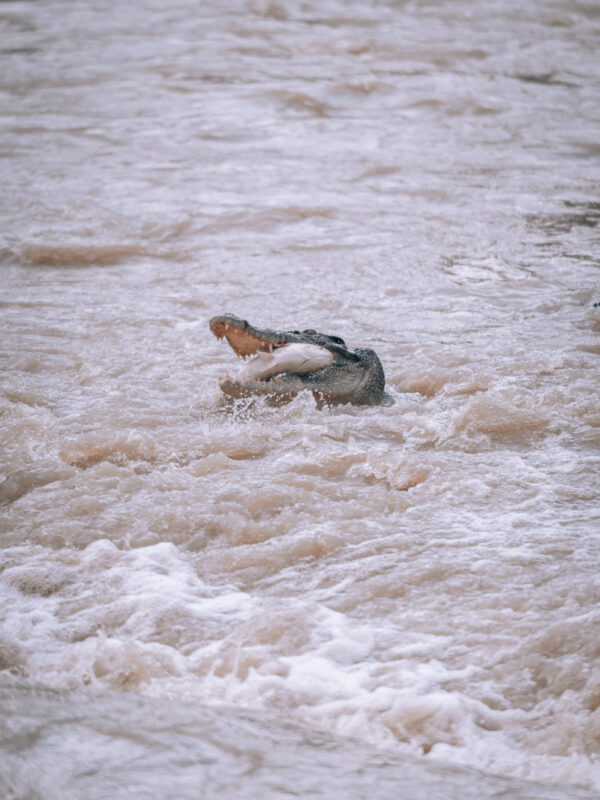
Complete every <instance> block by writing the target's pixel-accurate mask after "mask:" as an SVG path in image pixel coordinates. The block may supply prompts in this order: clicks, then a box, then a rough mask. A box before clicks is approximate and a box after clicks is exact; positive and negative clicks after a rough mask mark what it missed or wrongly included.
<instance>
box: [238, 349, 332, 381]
mask: <svg viewBox="0 0 600 800" xmlns="http://www.w3.org/2000/svg"><path fill="white" fill-rule="evenodd" d="M332 363H333V353H330V352H329V350H326V349H325V348H324V347H319V346H318V345H316V344H305V343H291V344H284V345H283V346H282V347H277V348H276V349H275V350H272V351H270V352H269V351H268V350H259V351H258V352H257V353H256V355H255V356H254V358H251V359H250V360H249V361H248V362H246V363H245V364H244V365H243V366H242V368H241V369H240V371H239V372H238V374H237V379H238V380H239V381H241V380H246V379H247V378H250V379H251V380H265V379H266V378H271V377H272V376H273V375H279V374H281V373H282V372H295V373H296V374H298V375H303V374H306V373H307V372H316V370H318V369H324V368H325V367H329V366H330V365H331V364H332Z"/></svg>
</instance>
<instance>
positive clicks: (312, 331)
mask: <svg viewBox="0 0 600 800" xmlns="http://www.w3.org/2000/svg"><path fill="white" fill-rule="evenodd" d="M304 333H316V330H315V329H314V328H307V329H306V330H305V331H304Z"/></svg>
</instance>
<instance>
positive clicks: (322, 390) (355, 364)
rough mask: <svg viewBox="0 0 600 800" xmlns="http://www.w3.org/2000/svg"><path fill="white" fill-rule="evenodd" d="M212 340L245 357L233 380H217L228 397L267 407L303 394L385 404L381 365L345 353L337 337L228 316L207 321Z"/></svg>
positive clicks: (369, 355)
mask: <svg viewBox="0 0 600 800" xmlns="http://www.w3.org/2000/svg"><path fill="white" fill-rule="evenodd" d="M209 326H210V329H211V331H212V332H213V334H214V335H215V336H216V337H217V338H218V339H223V338H225V339H227V341H228V342H229V344H230V345H231V347H232V349H233V351H234V352H235V353H236V354H237V355H238V356H241V357H242V358H244V359H247V358H249V359H250V360H249V361H246V362H245V363H244V365H243V366H242V368H241V370H240V371H239V372H238V374H237V375H236V377H235V378H231V377H227V378H224V379H223V380H221V381H220V386H221V390H222V391H223V393H224V394H226V395H227V396H228V397H233V398H239V397H250V396H252V395H264V396H266V397H267V398H268V399H269V401H270V402H273V403H282V402H287V401H288V400H291V399H292V398H293V397H295V396H296V395H297V394H298V393H299V392H301V391H302V390H304V389H307V390H309V391H311V392H312V393H313V395H314V396H315V398H316V400H317V402H318V403H319V404H322V403H328V404H329V403H354V404H356V405H376V404H379V403H383V404H389V403H391V402H393V401H392V399H391V397H390V396H389V395H388V394H387V393H386V392H385V376H384V373H383V367H382V366H381V362H380V361H379V358H378V357H377V355H376V353H375V352H374V351H373V350H367V349H364V348H356V349H351V348H349V347H347V346H346V343H345V342H344V340H343V339H340V337H339V336H328V335H326V334H324V333H319V332H318V331H314V330H305V331H276V330H270V329H269V328H256V327H254V325H251V324H250V323H249V322H246V320H244V319H240V318H239V317H236V316H234V315H233V314H222V315H219V316H218V317H213V318H212V319H211V320H210V321H209Z"/></svg>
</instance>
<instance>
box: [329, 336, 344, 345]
mask: <svg viewBox="0 0 600 800" xmlns="http://www.w3.org/2000/svg"><path fill="white" fill-rule="evenodd" d="M327 338H328V339H331V341H332V342H335V343H336V344H341V345H342V346H343V347H346V342H345V341H344V340H343V339H342V338H341V337H340V336H328V337H327Z"/></svg>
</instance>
